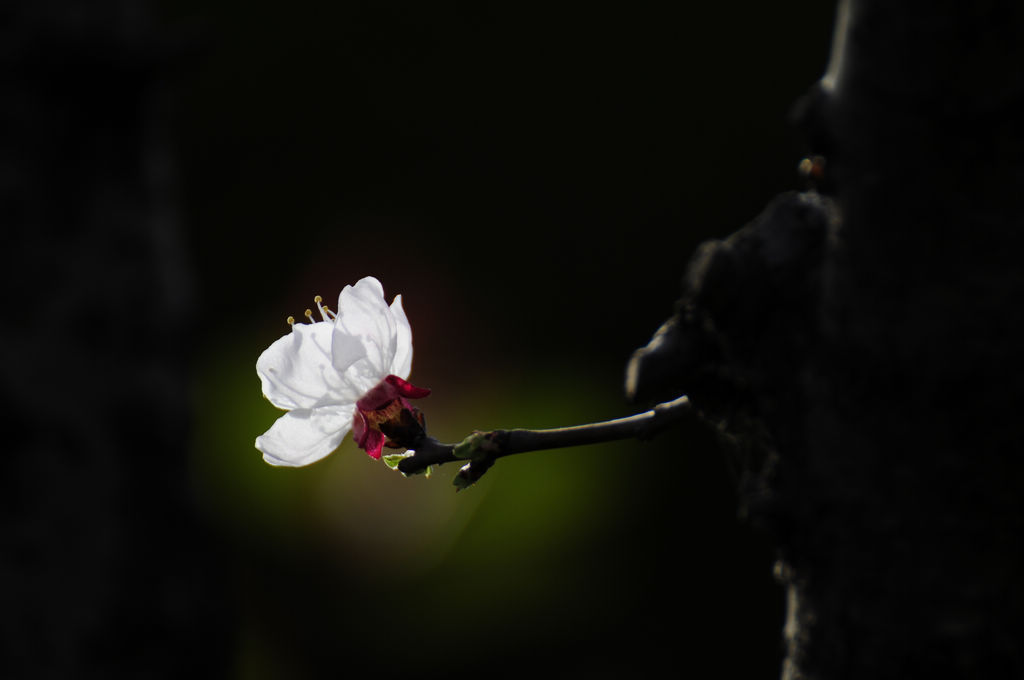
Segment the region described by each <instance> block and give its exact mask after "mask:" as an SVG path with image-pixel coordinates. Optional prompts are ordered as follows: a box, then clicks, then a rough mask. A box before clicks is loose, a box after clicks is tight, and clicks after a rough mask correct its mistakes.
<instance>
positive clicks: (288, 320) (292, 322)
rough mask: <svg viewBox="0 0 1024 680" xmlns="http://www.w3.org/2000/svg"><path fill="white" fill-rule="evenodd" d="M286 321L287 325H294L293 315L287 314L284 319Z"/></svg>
mask: <svg viewBox="0 0 1024 680" xmlns="http://www.w3.org/2000/svg"><path fill="white" fill-rule="evenodd" d="M286 321H287V322H288V325H289V326H294V325H295V317H294V316H289V317H288V318H287V319H286Z"/></svg>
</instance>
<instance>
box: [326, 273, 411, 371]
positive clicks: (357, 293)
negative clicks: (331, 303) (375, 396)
mask: <svg viewBox="0 0 1024 680" xmlns="http://www.w3.org/2000/svg"><path fill="white" fill-rule="evenodd" d="M335 328H336V329H337V330H338V331H341V332H342V333H343V334H344V335H346V336H349V337H353V338H358V339H359V340H360V341H361V342H362V344H363V348H364V350H365V360H366V361H367V362H368V363H369V364H370V367H371V368H372V370H373V371H374V372H376V373H380V377H381V378H383V377H384V376H385V375H387V374H388V372H389V369H390V368H391V361H392V359H394V357H395V349H396V346H397V333H396V328H395V320H394V317H393V316H392V315H391V310H390V309H389V308H388V305H387V303H386V302H385V301H384V289H383V288H382V287H381V285H380V281H378V280H377V279H375V278H373V277H372V276H367V277H366V278H364V279H360V280H359V281H358V282H357V283H356V285H354V286H345V288H343V289H342V291H341V295H339V296H338V318H337V320H336V321H335ZM352 354H353V353H352V352H351V351H347V348H346V351H342V352H340V354H339V355H338V357H337V358H338V363H336V364H335V368H337V369H338V370H339V371H343V370H345V369H347V368H348V365H345V362H346V361H348V359H349V358H350V357H351V355H352ZM349 365H351V363H349ZM378 380H379V378H378Z"/></svg>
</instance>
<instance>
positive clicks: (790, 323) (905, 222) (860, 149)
mask: <svg viewBox="0 0 1024 680" xmlns="http://www.w3.org/2000/svg"><path fill="white" fill-rule="evenodd" d="M1021 64H1024V17H1022V9H1021V6H1020V3H1017V2H1011V1H1002V2H998V1H993V2H981V3H977V2H942V3H932V2H923V1H922V2H910V1H908V2H902V3H890V2H882V1H881V0H850V1H849V2H844V3H842V4H841V5H840V11H839V14H838V19H837V29H836V36H835V45H834V54H833V59H832V63H831V64H830V66H829V69H828V72H827V74H826V76H825V78H824V79H823V80H822V82H821V83H820V85H819V86H818V87H816V88H815V89H814V90H813V91H812V92H811V93H810V94H809V95H808V96H807V98H806V100H805V101H804V102H802V103H801V105H800V107H799V124H800V126H801V128H802V129H803V130H804V131H805V133H806V134H807V137H808V141H809V143H810V146H811V150H812V152H814V153H820V154H823V155H824V156H825V157H826V159H827V163H826V165H825V168H826V170H825V176H824V177H822V178H820V180H819V183H818V189H819V190H818V191H810V192H807V193H803V194H792V195H787V196H783V197H780V198H779V199H778V200H777V201H776V202H775V203H773V204H772V205H771V206H769V208H768V209H767V210H766V211H765V213H764V214H762V215H761V216H760V217H759V218H758V219H757V220H755V221H754V222H753V223H752V224H751V225H750V226H748V227H746V228H745V229H744V230H742V231H740V232H738V233H737V234H735V235H733V236H732V237H730V238H729V239H726V240H725V241H722V242H716V243H711V244H707V245H705V246H704V247H703V248H702V250H701V251H700V252H699V253H698V254H697V255H696V256H695V258H694V260H693V262H692V263H691V266H690V269H689V272H688V276H687V285H686V289H685V293H684V296H683V298H682V299H681V300H680V303H679V307H678V309H677V313H676V314H675V316H674V317H673V318H672V319H670V320H669V321H668V322H667V323H666V325H665V326H664V327H663V328H662V330H661V331H659V334H658V335H656V336H655V339H654V340H653V341H652V343H651V344H650V345H649V346H648V347H647V348H645V349H643V350H640V351H639V352H638V353H637V355H636V357H635V359H634V362H633V365H632V367H631V373H630V381H629V386H630V388H631V389H632V390H633V391H634V392H635V393H636V396H638V397H641V398H643V397H645V396H648V395H656V394H665V393H671V392H672V391H673V390H684V391H687V392H688V393H689V394H690V396H691V398H692V399H693V402H694V405H695V407H696V408H698V409H702V410H703V412H704V414H705V416H706V417H707V418H708V420H709V421H710V422H713V423H714V424H715V425H716V426H718V427H720V428H721V430H722V432H723V433H724V434H725V435H726V437H727V440H728V441H729V442H730V443H731V444H732V446H731V448H732V450H733V451H735V452H736V454H737V466H738V470H739V472H740V479H741V490H742V492H743V494H742V495H743V498H744V501H745V507H744V511H745V512H747V513H749V516H750V517H751V519H752V520H753V521H755V522H757V523H759V524H761V525H762V526H764V527H765V528H766V529H767V530H768V531H770V532H772V535H773V536H774V538H775V541H776V543H777V546H778V550H779V557H780V560H779V565H778V575H779V577H780V579H781V580H782V581H783V583H784V584H785V587H786V588H787V591H788V610H789V611H788V617H787V622H786V624H785V631H784V633H785V641H786V645H787V659H786V661H785V665H784V668H783V677H784V678H788V679H794V678H821V679H829V680H831V679H835V678H908V677H968V678H993V677H1024V651H1022V647H1021V644H1020V641H1021V640H1024V587H1022V585H1021V580H1020V576H1021V574H1024V548H1022V545H1024V539H1022V537H1024V462H1022V461H1024V458H1022V456H1021V455H1020V450H1021V446H1020V443H1019V442H1020V435H1019V422H1020V415H1019V409H1020V405H1021V397H1022V396H1024V361H1022V358H1021V357H1022V354H1021V349H1022V348H1024V269H1022V267H1021V264H1020V263H1021V258H1022V255H1024V235H1022V227H1024V135H1022V130H1021V127H1022V121H1024V69H1022V68H1021Z"/></svg>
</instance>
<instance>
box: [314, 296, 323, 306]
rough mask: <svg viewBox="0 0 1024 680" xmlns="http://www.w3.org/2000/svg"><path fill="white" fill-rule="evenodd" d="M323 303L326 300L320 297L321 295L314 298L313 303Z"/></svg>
mask: <svg viewBox="0 0 1024 680" xmlns="http://www.w3.org/2000/svg"><path fill="white" fill-rule="evenodd" d="M323 301H324V299H323V298H322V297H320V296H319V295H317V296H316V297H315V298H313V302H315V303H317V304H320V303H321V302H323Z"/></svg>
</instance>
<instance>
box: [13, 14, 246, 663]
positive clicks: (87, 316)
mask: <svg viewBox="0 0 1024 680" xmlns="http://www.w3.org/2000/svg"><path fill="white" fill-rule="evenodd" d="M145 10H146V7H145V3H140V2H135V1H134V0H131V1H125V2H117V1H104V2H92V3H88V6H87V7H86V6H84V5H82V3H78V2H63V1H59V0H52V1H48V2H29V1H26V2H21V3H13V4H10V5H5V6H4V9H3V10H2V18H3V24H2V35H0V44H2V45H3V48H2V51H0V62H2V64H0V71H2V73H3V77H2V80H0V88H2V93H3V100H4V105H3V107H2V111H0V121H2V123H0V201H2V205H3V229H4V255H5V258H4V266H3V268H2V275H0V276H2V282H3V285H2V289H3V296H4V300H5V302H6V304H5V305H4V319H3V331H2V335H0V342H2V345H0V346H2V350H3V357H4V360H3V362H0V398H2V402H3V404H2V409H3V413H4V416H5V418H6V422H5V428H4V432H5V438H4V446H3V456H4V463H3V472H2V475H0V479H2V480H3V481H2V482H0V512H2V514H0V519H2V545H3V547H2V550H0V555H2V557H0V580H2V581H3V586H2V601H0V612H2V614H0V640H2V641H0V659H2V666H0V675H2V676H3V677H9V678H70V677H83V678H92V677H96V678H99V677H103V678H121V677H125V678H142V677H146V678H162V677H168V678H170V677H182V676H183V675H186V674H188V673H189V672H190V671H193V670H202V671H204V672H203V675H204V676H209V677H214V676H218V675H220V674H221V672H222V670H223V664H222V663H218V662H219V661H222V660H223V659H224V658H226V656H225V653H226V649H227V645H226V644H225V641H224V640H223V639H222V638H223V633H221V632H219V631H220V630H221V628H220V623H221V622H220V620H219V616H220V612H221V609H220V608H219V607H218V605H217V602H218V596H217V595H216V592H217V591H216V589H215V588H214V587H213V586H212V584H213V583H215V579H216V574H217V571H218V570H217V568H216V561H215V560H214V559H212V557H211V556H212V552H211V550H210V546H209V544H208V543H207V542H206V541H205V540H204V538H203V533H202V532H201V531H200V530H199V529H200V527H199V526H198V522H197V521H196V519H195V517H194V515H193V513H192V511H191V505H190V498H189V486H188V478H187V475H186V466H185V463H186V453H185V446H186V444H187V439H188V431H187V420H188V418H187V415H188V401H187V396H188V394H187V384H186V381H185V375H186V373H185V370H184V368H185V365H186V364H185V360H186V356H185V353H184V352H183V346H182V342H183V340H184V339H185V338H186V322H187V319H188V315H187V310H188V305H189V287H190V285H189V277H188V272H187V268H186V267H185V265H184V258H183V251H182V250H181V249H180V247H179V246H178V241H177V239H178V231H179V229H178V228H179V225H178V223H177V221H176V212H175V201H174V200H173V172H172V168H173V165H172V164H171V163H170V158H169V153H168V147H167V145H166V144H165V139H164V136H163V124H162V122H163V117H162V115H161V113H162V108H161V101H162V99H161V94H162V93H163V92H164V91H165V90H164V83H163V82H162V76H161V74H162V72H163V68H162V62H161V59H162V56H163V55H162V51H161V49H160V48H159V46H158V43H159V41H157V40H155V38H157V36H156V35H155V33H154V31H152V29H151V28H150V27H149V25H148V24H147V21H146V12H145Z"/></svg>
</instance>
